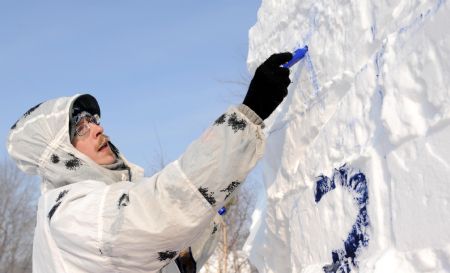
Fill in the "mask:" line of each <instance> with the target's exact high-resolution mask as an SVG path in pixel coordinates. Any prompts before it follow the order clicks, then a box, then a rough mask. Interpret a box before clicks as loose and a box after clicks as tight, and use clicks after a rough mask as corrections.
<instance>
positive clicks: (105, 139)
mask: <svg viewBox="0 0 450 273" xmlns="http://www.w3.org/2000/svg"><path fill="white" fill-rule="evenodd" d="M108 141H109V139H108V137H102V138H101V140H100V143H99V145H98V148H97V151H98V152H100V151H103V150H104V149H106V148H107V147H108Z"/></svg>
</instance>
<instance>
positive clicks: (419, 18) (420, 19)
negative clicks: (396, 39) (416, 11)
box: [398, 0, 445, 34]
mask: <svg viewBox="0 0 450 273" xmlns="http://www.w3.org/2000/svg"><path fill="white" fill-rule="evenodd" d="M444 1H445V0H437V1H436V4H435V5H434V7H432V8H430V9H428V10H427V11H426V12H422V13H421V14H420V15H419V16H417V17H416V18H414V19H413V20H412V22H411V23H409V24H408V25H406V26H404V27H401V28H400V29H399V31H398V33H399V34H402V33H405V32H407V31H409V30H410V29H412V28H416V27H418V26H420V25H421V24H423V23H424V22H425V19H427V18H428V17H429V16H430V15H434V14H435V13H436V12H437V11H438V10H439V9H440V8H441V6H442V4H443V3H444Z"/></svg>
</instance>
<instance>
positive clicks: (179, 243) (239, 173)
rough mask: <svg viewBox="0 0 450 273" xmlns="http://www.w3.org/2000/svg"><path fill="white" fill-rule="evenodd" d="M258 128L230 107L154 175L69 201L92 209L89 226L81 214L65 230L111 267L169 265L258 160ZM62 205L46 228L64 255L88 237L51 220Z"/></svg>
mask: <svg viewBox="0 0 450 273" xmlns="http://www.w3.org/2000/svg"><path fill="white" fill-rule="evenodd" d="M262 126H263V125H262V120H260V119H259V117H258V116H256V114H254V113H253V112H252V111H251V110H250V109H249V108H247V107H246V106H244V105H240V106H239V107H231V108H230V109H229V110H228V111H227V112H226V113H225V114H223V115H222V116H220V117H219V118H218V119H217V120H216V121H215V122H214V124H213V125H211V126H210V127H209V128H208V129H207V130H206V131H205V132H204V133H203V134H202V136H201V137H200V138H199V139H198V140H196V141H194V142H193V143H192V144H191V145H190V146H189V147H188V149H187V150H186V152H185V153H184V154H183V155H182V156H181V157H180V158H179V159H178V160H176V161H174V162H172V163H170V164H169V165H167V166H166V167H165V168H164V169H163V170H162V171H160V172H159V173H157V174H156V175H154V176H152V177H146V178H142V179H140V180H138V181H135V182H134V183H132V182H119V183H116V184H113V185H108V186H106V189H101V190H96V191H95V192H96V193H95V194H96V195H97V196H96V197H95V198H84V199H85V200H86V201H82V200H80V199H79V198H75V200H73V201H72V203H74V204H76V205H74V207H76V209H77V210H79V211H83V210H86V211H92V210H96V208H98V213H93V215H94V216H92V217H95V218H96V219H95V221H94V220H93V223H92V224H89V223H86V221H87V220H86V219H80V221H75V223H73V225H74V226H72V227H71V229H72V230H77V229H80V230H81V231H80V233H82V234H85V235H86V234H88V235H89V236H90V237H89V238H90V239H92V240H93V241H95V242H97V243H92V245H93V246H92V247H90V248H89V247H88V249H84V250H83V251H92V255H101V256H102V257H103V258H101V259H100V260H101V263H103V264H104V265H105V266H108V267H111V269H112V270H113V272H149V271H156V270H159V269H160V268H162V267H164V266H166V265H167V264H169V263H170V262H171V261H173V260H174V259H175V258H176V257H177V255H178V253H179V251H180V250H183V249H186V248H188V247H189V246H191V245H193V244H194V243H195V242H196V241H197V240H198V239H200V238H201V237H202V234H204V232H205V230H207V229H209V228H210V225H211V222H212V220H213V218H214V217H215V216H216V215H217V211H218V209H220V208H221V207H222V206H223V205H224V204H225V202H226V201H227V200H228V199H229V198H230V197H231V196H232V194H233V192H235V190H236V189H237V188H238V187H239V186H240V184H241V183H242V182H243V181H244V179H245V178H246V176H247V174H248V173H249V172H250V170H251V169H252V168H253V167H254V166H255V164H256V162H257V161H258V159H260V158H261V157H262V155H263V151H264V142H265V141H264V136H263V132H262ZM91 195H92V194H91ZM81 199H83V198H81ZM87 200H91V201H87ZM83 202H84V205H80V204H81V203H83ZM65 207H66V209H65V214H66V217H63V216H61V215H60V216H58V217H57V216H56V215H55V216H54V217H55V218H54V220H52V221H54V223H52V225H53V226H52V230H53V232H54V233H55V238H56V240H58V239H57V238H60V239H61V240H64V246H65V247H64V248H65V249H64V251H69V252H70V251H71V248H72V247H71V246H70V245H72V244H74V245H77V244H80V243H82V242H79V241H80V240H90V239H88V237H86V236H84V235H83V237H82V238H80V237H77V236H78V235H75V234H74V233H73V232H69V233H68V231H65V230H63V229H59V228H58V221H59V222H62V221H64V218H66V219H65V221H68V220H69V219H67V218H68V217H69V216H68V214H70V207H71V205H70V204H65ZM73 213H76V212H73ZM87 214H88V213H87V212H86V215H87ZM86 217H87V216H86ZM58 219H59V220H58ZM83 222H84V223H83ZM87 222H89V221H87ZM77 225H79V226H77ZM62 226H64V225H62ZM67 237H69V238H67ZM62 238H64V239H62ZM75 248H76V247H75ZM78 256H79V255H78ZM88 256H89V255H88ZM84 259H86V258H84ZM81 261H83V259H81V260H80V262H81ZM75 262H76V261H75ZM84 262H86V260H84Z"/></svg>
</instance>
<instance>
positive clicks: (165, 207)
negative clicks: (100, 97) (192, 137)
mask: <svg viewBox="0 0 450 273" xmlns="http://www.w3.org/2000/svg"><path fill="white" fill-rule="evenodd" d="M291 58H292V54H291V53H280V54H274V55H272V56H271V57H270V58H268V59H267V60H266V61H265V62H264V63H263V64H262V65H261V66H260V67H258V69H257V70H256V72H255V75H254V77H253V79H252V81H251V83H250V86H249V89H248V92H247V95H246V97H245V99H244V101H243V103H242V104H240V105H238V106H236V107H230V108H229V110H228V111H227V112H225V113H224V114H223V115H221V116H220V117H219V118H218V119H217V120H216V121H215V122H214V123H213V124H212V125H211V127H210V128H208V129H207V130H206V131H205V132H204V133H203V134H202V136H201V137H200V138H199V139H198V140H196V141H194V142H193V143H192V144H191V145H190V146H189V147H188V148H187V150H186V151H185V153H184V154H183V155H182V156H181V157H180V158H179V159H177V160H176V161H174V162H172V163H170V164H168V165H167V166H166V167H165V168H164V169H163V170H161V171H160V172H159V173H157V174H155V175H154V176H152V177H144V176H143V170H142V169H141V168H140V167H138V166H136V165H134V164H132V163H130V162H128V161H127V160H126V159H125V158H124V157H123V155H122V154H121V153H120V152H119V150H118V149H117V148H116V147H115V146H114V145H113V144H112V143H111V142H110V141H109V138H108V137H107V136H106V135H105V134H104V132H103V128H102V127H101V126H100V122H99V118H100V108H99V105H98V104H97V101H96V99H95V98H94V97H93V96H91V95H87V94H85V95H75V96H73V97H62V98H57V99H53V100H49V101H46V102H43V103H41V104H39V105H37V106H35V107H33V108H31V109H30V110H28V111H27V112H26V113H25V114H24V115H23V116H22V117H21V118H20V119H19V120H18V121H17V122H16V123H15V124H14V125H13V126H12V128H11V131H10V133H9V136H8V141H7V149H8V153H9V154H10V156H11V157H12V158H13V159H14V160H15V161H16V163H17V165H18V166H19V168H20V169H22V170H23V171H25V172H27V173H29V174H37V175H40V176H41V177H42V183H41V193H42V195H41V197H40V199H39V205H38V213H37V226H36V230H35V236H34V246H33V272H34V273H78V272H95V273H110V272H130V273H131V272H132V273H138V272H182V273H184V272H197V270H198V269H200V268H201V266H202V265H203V264H204V263H205V261H206V260H207V258H208V257H209V256H210V255H211V253H212V252H213V250H214V247H215V244H214V242H215V239H214V237H215V235H216V232H215V231H216V230H217V228H218V223H219V221H218V220H217V219H216V220H215V218H216V217H220V216H218V213H217V211H218V210H219V209H220V208H222V207H223V206H224V204H225V203H226V202H227V200H229V198H230V197H231V196H232V193H233V192H235V190H236V189H237V188H238V187H239V185H240V184H241V183H242V182H243V181H244V180H245V178H246V176H247V174H248V173H249V171H250V170H251V169H252V168H253V167H254V165H255V164H256V162H257V160H258V159H260V158H261V156H262V155H263V152H264V144H265V138H264V135H263V131H262V127H263V120H264V119H266V118H267V117H268V116H269V115H270V114H271V113H272V112H273V111H274V110H275V108H276V107H277V106H278V105H279V104H280V103H281V101H282V100H283V98H284V97H285V96H286V95H287V87H288V85H289V83H290V80H289V69H287V68H282V67H281V66H280V65H281V64H283V63H286V62H287V61H289V60H290V59H291Z"/></svg>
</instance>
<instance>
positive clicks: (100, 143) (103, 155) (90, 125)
mask: <svg viewBox="0 0 450 273" xmlns="http://www.w3.org/2000/svg"><path fill="white" fill-rule="evenodd" d="M76 128H77V132H84V134H82V135H78V134H75V137H74V138H73V140H72V145H73V146H74V147H75V148H76V149H77V150H78V151H80V152H82V153H83V154H85V155H87V156H88V157H89V158H91V159H92V160H93V161H94V162H96V163H97V164H100V165H106V164H112V163H114V162H115V161H116V156H115V154H114V153H113V151H112V150H111V147H109V144H108V137H107V136H106V135H104V134H103V127H101V126H100V125H97V124H95V123H94V122H90V119H89V118H83V119H82V120H81V121H80V122H79V123H78V124H77V125H76ZM80 129H82V130H80Z"/></svg>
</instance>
